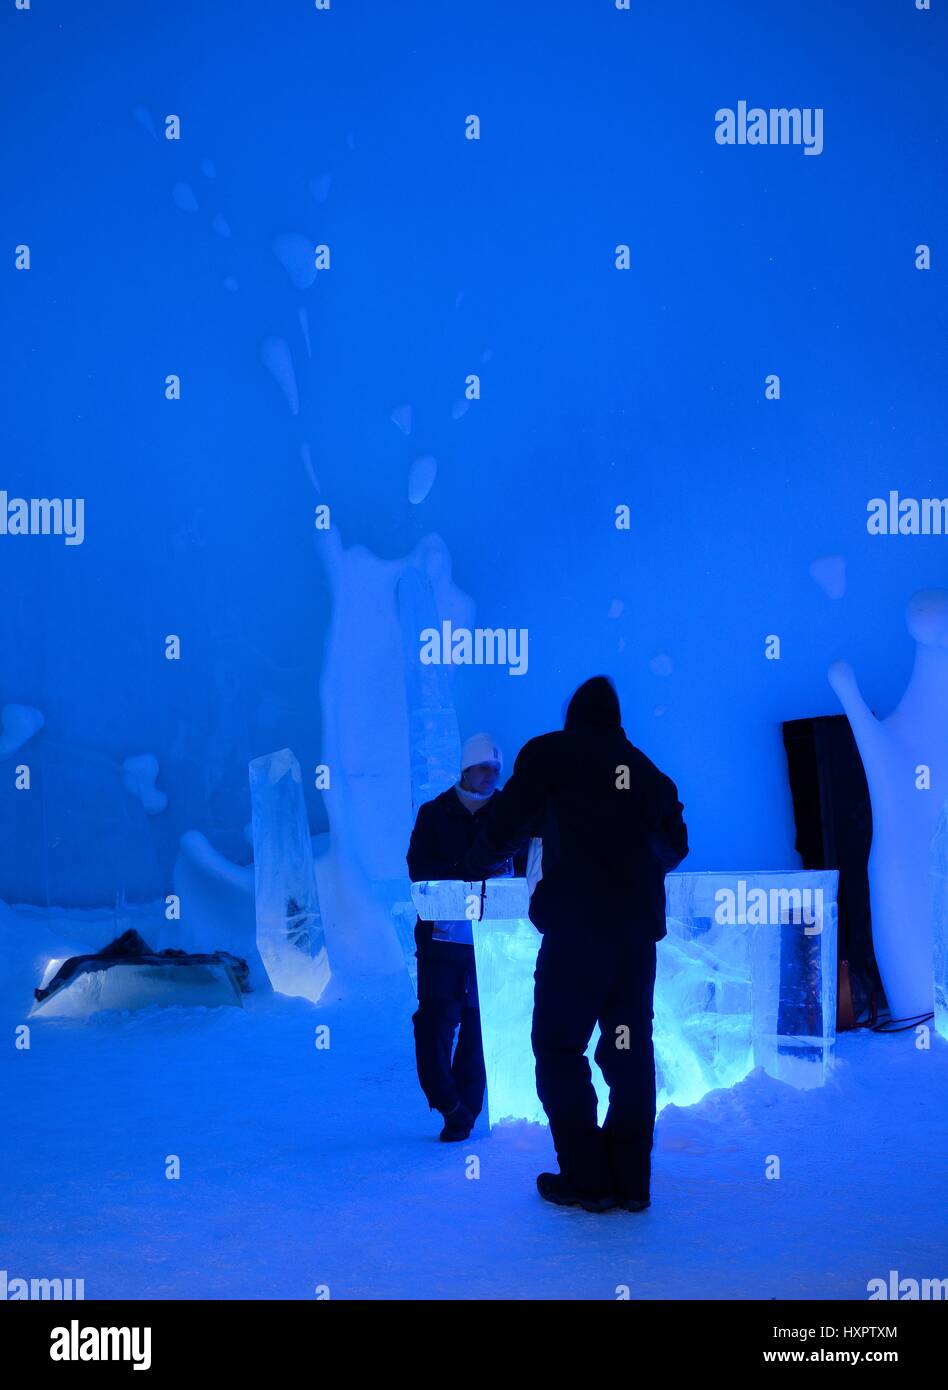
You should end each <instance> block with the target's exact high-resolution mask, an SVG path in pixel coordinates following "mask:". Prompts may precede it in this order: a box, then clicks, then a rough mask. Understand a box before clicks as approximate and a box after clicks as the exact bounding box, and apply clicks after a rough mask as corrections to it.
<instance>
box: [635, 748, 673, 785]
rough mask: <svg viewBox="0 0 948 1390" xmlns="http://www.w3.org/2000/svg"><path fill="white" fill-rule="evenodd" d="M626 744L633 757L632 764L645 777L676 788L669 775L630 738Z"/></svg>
mask: <svg viewBox="0 0 948 1390" xmlns="http://www.w3.org/2000/svg"><path fill="white" fill-rule="evenodd" d="M625 742H626V748H627V750H628V752H629V753H630V754H631V755H632V756H631V759H630V762H631V763H632V765H633V766H635V767H637V768H638V769H639V771H640V772H641V773H642V775H643V776H645V777H653V778H655V779H656V781H659V782H667V783H668V785H669V786H674V783H673V782H672V779H671V778H670V777H669V776H668V774H667V773H665V772H663V771H662V770H661V768H660V767H658V766H656V764H655V763H653V762H652V760H651V758H650V757H649V756H648V754H647V753H643V752H642V750H641V748H637V747H636V745H635V744H634V743H633V742H632V740H631V739H630V738H628V737H626V740H625Z"/></svg>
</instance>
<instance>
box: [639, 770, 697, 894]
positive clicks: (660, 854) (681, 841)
mask: <svg viewBox="0 0 948 1390" xmlns="http://www.w3.org/2000/svg"><path fill="white" fill-rule="evenodd" d="M684 809H685V808H684V806H683V805H682V803H681V802H680V801H679V800H678V788H677V787H676V786H675V784H674V782H673V781H672V780H671V778H670V777H666V776H665V775H664V774H662V778H661V782H660V783H659V787H658V817H657V823H656V825H655V827H654V829H653V830H652V831H651V833H650V834H649V836H648V847H649V849H650V850H651V852H652V854H654V856H655V858H656V859H657V860H658V862H659V863H660V864H661V866H662V868H663V869H664V870H665V872H666V874H667V873H671V871H672V869H675V868H677V867H678V865H679V864H680V863H681V861H682V860H683V859H684V858H685V856H686V855H687V853H688V827H687V826H686V825H685V822H684V819H683V817H682V812H683V811H684Z"/></svg>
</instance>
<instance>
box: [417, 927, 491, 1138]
mask: <svg viewBox="0 0 948 1390" xmlns="http://www.w3.org/2000/svg"><path fill="white" fill-rule="evenodd" d="M415 955H416V956H417V958H418V1011H417V1013H415V1014H413V1015H412V1023H413V1025H414V1029H415V1061H416V1063H417V1066H418V1080H419V1081H420V1082H421V1089H422V1090H423V1091H424V1093H425V1097H426V1099H427V1101H428V1104H429V1106H430V1107H431V1109H432V1110H440V1111H441V1112H442V1113H447V1112H448V1111H449V1110H453V1109H454V1107H455V1106H456V1105H457V1103H458V1101H462V1102H463V1103H464V1104H465V1105H466V1106H467V1108H468V1110H470V1112H471V1114H472V1115H475V1116H477V1115H479V1114H480V1112H481V1110H482V1108H483V1105H484V1090H485V1088H486V1086H487V1073H486V1072H485V1070H484V1048H483V1045H482V1042H481V1014H480V1008H479V1003H478V998H477V976H476V974H475V970H474V947H473V946H460V945H457V944H451V945H448V944H444V943H438V942H432V943H430V944H429V945H427V946H426V947H422V946H421V945H419V949H418V950H417V951H416V952H415ZM455 1033H457V1046H455V1045H454V1035H455ZM452 1048H453V1049H454V1056H453V1058H452V1055H451V1052H452Z"/></svg>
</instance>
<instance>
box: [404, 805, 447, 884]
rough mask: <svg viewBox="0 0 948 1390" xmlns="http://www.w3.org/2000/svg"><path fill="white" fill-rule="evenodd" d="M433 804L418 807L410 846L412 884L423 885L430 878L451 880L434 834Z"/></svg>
mask: <svg viewBox="0 0 948 1390" xmlns="http://www.w3.org/2000/svg"><path fill="white" fill-rule="evenodd" d="M430 805H431V803H430V802H427V801H426V802H425V804H424V805H423V806H419V807H418V815H417V817H416V818H415V827H414V829H413V830H412V832H411V840H410V841H409V844H408V854H407V855H406V858H407V860H408V872H409V875H410V876H411V881H412V883H423V882H425V880H426V879H430V878H451V877H452V874H451V868H450V865H445V864H444V863H443V862H441V861H440V860H439V859H438V845H437V839H436V836H435V833H434V825H433V820H432V815H431V811H430V809H429V807H430Z"/></svg>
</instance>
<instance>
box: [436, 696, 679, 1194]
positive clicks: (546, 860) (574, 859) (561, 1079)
mask: <svg viewBox="0 0 948 1390" xmlns="http://www.w3.org/2000/svg"><path fill="white" fill-rule="evenodd" d="M682 810H683V807H682V804H681V802H680V801H679V800H678V792H677V789H676V787H675V784H674V782H672V781H671V780H670V778H668V777H666V776H665V775H664V773H662V772H659V770H658V768H657V767H655V765H654V764H653V763H651V762H650V761H649V759H648V758H647V757H646V756H645V754H644V753H642V752H640V751H639V749H638V748H636V747H634V746H633V744H631V743H630V742H629V740H628V739H627V738H626V736H625V731H624V730H623V728H622V724H621V715H620V709H619V698H618V696H617V694H616V691H615V687H614V686H613V684H612V682H611V681H610V680H608V679H607V678H606V677H605V676H594V677H593V679H592V680H588V681H586V682H585V684H584V685H581V686H580V687H579V689H578V690H577V691H576V693H575V695H574V696H573V698H572V699H571V701H570V703H569V707H568V709H567V713H566V725H565V728H564V729H563V730H562V731H561V732H557V733H551V734H543V735H541V737H539V738H534V739H531V740H530V742H529V743H527V744H525V745H524V747H523V748H522V749H521V751H520V754H519V755H518V757H517V761H516V763H515V764H514V770H513V775H512V776H511V778H510V781H509V782H508V783H507V785H506V787H504V789H503V791H502V792H498V793H497V794H496V796H494V797H493V798H492V800H491V804H490V807H489V808H488V810H487V812H486V813H485V815H484V818H483V820H484V823H483V827H482V829H481V831H480V834H479V835H478V838H477V840H476V842H475V844H474V845H473V847H472V848H471V849H470V850H469V851H468V853H467V854H466V855H465V856H464V857H463V859H462V860H461V861H460V862H459V864H458V865H457V866H456V868H455V870H454V874H453V876H454V877H457V878H469V879H478V878H482V877H484V875H485V874H490V872H491V871H492V869H493V868H494V866H495V865H496V864H498V863H499V862H501V861H502V860H503V859H505V858H506V857H507V855H508V854H510V852H511V846H512V845H514V844H519V842H520V841H521V839H522V838H523V836H524V835H525V834H535V835H539V836H540V837H541V838H542V841H543V857H542V874H543V876H542V878H541V879H540V882H539V883H538V884H537V886H536V889H535V891H534V894H533V898H532V900H531V904H530V919H531V921H532V922H533V923H534V925H535V926H536V927H537V929H538V930H539V931H540V932H542V934H543V940H542V942H541V944H540V953H539V956H538V958H537V967H536V974H535V980H536V988H535V993H534V1008H533V1032H532V1042H533V1052H534V1056H535V1057H536V1075H537V1093H538V1095H539V1097H540V1100H541V1102H542V1104H543V1108H544V1110H545V1111H546V1113H547V1116H548V1118H549V1121H550V1131H551V1134H552V1137H553V1143H554V1145H555V1147H556V1154H557V1158H558V1159H559V1164H560V1172H559V1173H558V1174H555V1173H541V1174H540V1176H539V1177H538V1178H537V1187H538V1189H539V1191H540V1194H541V1196H543V1197H545V1198H546V1199H547V1200H548V1201H552V1202H557V1203H559V1204H561V1205H566V1206H575V1205H577V1204H579V1205H582V1206H584V1207H585V1208H586V1209H587V1210H589V1211H604V1210H606V1209H607V1208H609V1207H612V1206H615V1205H616V1204H617V1203H618V1204H619V1205H621V1206H624V1207H627V1208H628V1209H629V1210H631V1211H640V1210H642V1209H643V1208H644V1207H646V1206H648V1204H649V1183H650V1169H651V1149H652V1133H653V1129H654V1124H655V1059H654V1053H653V1050H652V996H653V990H654V986H655V945H656V942H657V941H659V940H660V939H661V938H662V937H663V936H664V935H665V932H666V928H665V874H666V873H667V872H668V871H669V870H671V869H674V868H675V867H676V865H678V864H679V863H681V861H682V859H684V857H685V855H686V854H687V853H688V837H687V831H686V828H685V823H684V821H683V819H682ZM597 1023H598V1024H599V1027H600V1030H601V1034H602V1036H601V1039H600V1042H599V1044H598V1046H597V1048H596V1053H595V1058H596V1062H597V1064H598V1065H599V1067H600V1068H601V1070H602V1074H603V1076H604V1077H605V1079H606V1082H607V1083H608V1086H609V1111H608V1114H607V1115H606V1119H605V1123H604V1125H603V1127H602V1128H601V1129H600V1128H599V1126H598V1123H597V1102H596V1092H595V1090H594V1088H593V1084H592V1076H591V1072H590V1069H589V1063H588V1062H587V1060H586V1057H585V1055H584V1054H585V1052H586V1048H587V1047H588V1046H589V1040H590V1038H591V1036H592V1033H593V1029H594V1028H595V1026H596V1024H597Z"/></svg>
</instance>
